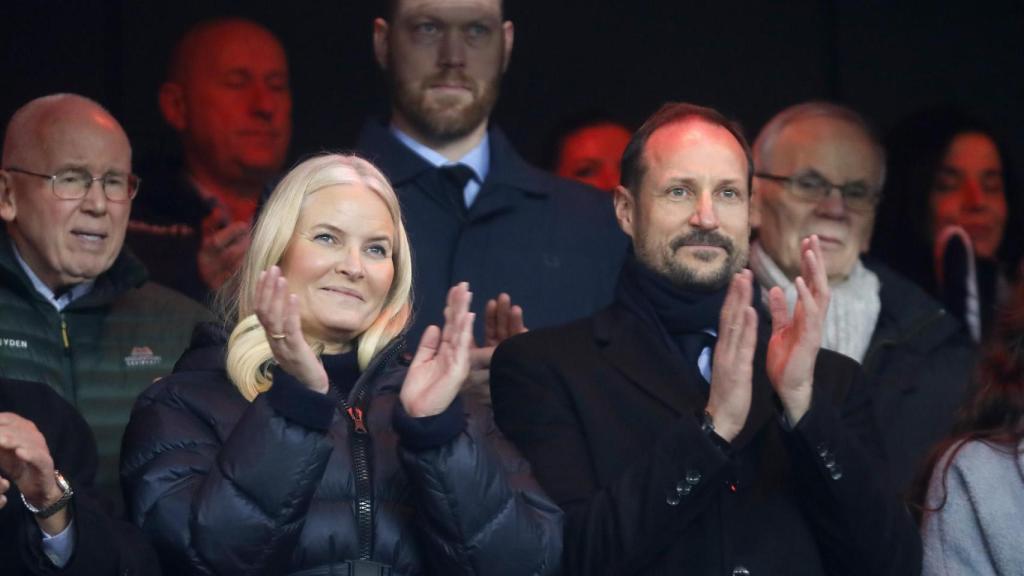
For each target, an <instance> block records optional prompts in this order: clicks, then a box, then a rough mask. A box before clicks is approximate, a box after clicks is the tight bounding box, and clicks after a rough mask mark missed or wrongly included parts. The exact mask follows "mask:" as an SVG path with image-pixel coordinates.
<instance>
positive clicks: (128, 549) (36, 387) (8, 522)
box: [0, 379, 160, 576]
mask: <svg viewBox="0 0 1024 576" xmlns="http://www.w3.org/2000/svg"><path fill="white" fill-rule="evenodd" d="M0 412H13V413H15V414H18V415H19V416H21V417H22V418H26V419H28V420H31V421H32V423H34V424H35V425H36V428H38V429H39V432H40V433H42V435H43V437H44V438H46V444H47V446H49V448H50V455H51V456H52V457H53V463H54V466H55V467H56V468H57V469H58V470H60V471H61V473H62V474H63V475H64V477H65V478H67V480H68V482H70V483H71V487H72V488H73V489H74V491H75V495H74V498H73V499H72V501H71V504H70V506H71V510H72V517H73V519H74V525H75V546H74V552H73V553H72V555H71V558H70V559H69V560H68V563H67V564H66V565H65V566H64V568H63V569H57V568H56V567H55V566H54V565H53V564H52V563H51V562H50V561H49V560H48V559H47V558H46V556H45V555H44V554H43V547H42V532H41V531H40V530H39V527H38V525H37V524H36V521H35V519H34V518H32V515H31V514H30V513H29V511H28V510H27V509H26V508H25V506H24V505H23V504H22V502H21V497H20V496H19V493H18V489H17V487H15V486H12V487H11V489H10V490H9V491H8V492H7V494H6V496H7V505H6V506H4V507H3V508H0V573H2V574H4V575H5V576H8V575H10V576H16V575H19V574H37V575H43V574H66V575H68V576H72V575H97V576H102V575H106V574H110V575H111V576H114V575H117V576H130V575H132V574H147V575H158V574H160V567H159V565H158V564H157V562H156V554H155V553H154V552H153V549H152V547H151V546H150V545H149V542H148V541H146V539H145V537H144V536H143V535H142V532H141V531H140V530H139V529H138V528H136V527H135V526H132V525H131V524H128V523H127V522H123V521H120V520H117V519H114V518H113V517H111V515H110V509H111V506H110V505H109V503H106V502H104V501H103V499H102V497H100V496H99V495H98V493H97V492H96V490H95V489H94V487H93V479H94V478H95V477H96V466H97V461H98V457H97V456H96V441H95V440H93V435H92V431H91V430H90V429H89V426H88V425H87V424H86V423H85V420H84V419H82V416H81V415H80V414H79V413H78V412H77V411H76V410H75V408H74V407H73V406H71V404H68V402H67V401H65V400H64V399H63V398H61V397H60V396H59V395H58V394H57V393H56V392H55V391H54V390H53V389H52V388H50V387H49V386H47V385H45V384H38V383H34V382H22V381H18V380H7V379H0Z"/></svg>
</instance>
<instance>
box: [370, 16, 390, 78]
mask: <svg viewBox="0 0 1024 576" xmlns="http://www.w3.org/2000/svg"><path fill="white" fill-rule="evenodd" d="M389 32H390V28H389V26H388V21H387V20H385V19H383V18H374V20H373V57H374V59H376V60H377V66H380V69H381V70H387V69H388V55H389V54H388V52H389V47H388V33H389Z"/></svg>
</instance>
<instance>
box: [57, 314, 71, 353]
mask: <svg viewBox="0 0 1024 576" xmlns="http://www.w3.org/2000/svg"><path fill="white" fill-rule="evenodd" d="M60 335H61V338H63V339H64V349H65V350H67V349H68V348H71V340H70V339H68V323H67V321H66V320H64V318H61V319H60Z"/></svg>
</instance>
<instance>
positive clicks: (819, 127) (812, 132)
mask: <svg viewBox="0 0 1024 576" xmlns="http://www.w3.org/2000/svg"><path fill="white" fill-rule="evenodd" d="M769 158H770V159H771V163H772V166H771V168H773V169H778V168H788V169H798V168H814V169H817V170H823V171H824V170H843V171H846V172H849V171H851V170H852V171H859V172H869V173H870V172H877V171H878V170H880V168H881V167H880V166H878V160H879V156H878V153H877V150H876V148H875V144H874V142H873V141H872V139H871V137H870V135H869V134H867V133H866V132H865V131H864V129H863V128H861V127H860V126H858V125H856V124H854V123H853V122H849V121H846V120H843V119H838V118H830V117H827V116H816V117H811V118H804V119H799V120H796V121H794V122H792V123H791V124H789V125H787V126H786V127H784V128H783V129H782V131H781V132H780V133H779V135H778V137H777V138H776V139H775V142H774V143H773V145H772V146H771V150H770V153H769ZM868 176H873V174H863V177H868Z"/></svg>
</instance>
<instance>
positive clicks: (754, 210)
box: [750, 185, 764, 230]
mask: <svg viewBox="0 0 1024 576" xmlns="http://www.w3.org/2000/svg"><path fill="white" fill-rule="evenodd" d="M756 188H757V186H755V185H751V186H750V229H751V230H756V229H758V228H760V227H761V209H762V208H761V198H764V194H761V193H759V192H756V191H755V189H756Z"/></svg>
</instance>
